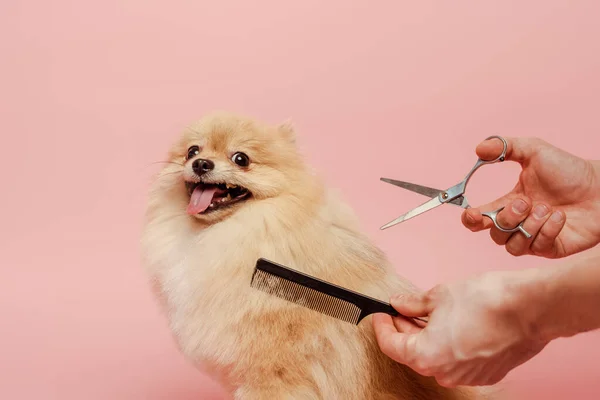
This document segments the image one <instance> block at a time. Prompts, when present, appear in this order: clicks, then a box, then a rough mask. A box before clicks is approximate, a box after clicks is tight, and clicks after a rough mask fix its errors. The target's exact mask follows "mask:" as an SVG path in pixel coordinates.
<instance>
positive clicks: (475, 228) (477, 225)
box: [460, 208, 486, 232]
mask: <svg viewBox="0 0 600 400" xmlns="http://www.w3.org/2000/svg"><path fill="white" fill-rule="evenodd" d="M460 220H461V222H462V223H463V225H464V226H465V227H466V228H467V229H469V230H470V231H471V232H479V231H482V230H484V229H486V228H485V224H484V222H485V221H484V217H483V215H482V214H481V211H480V210H479V209H478V208H467V209H466V210H465V211H463V213H462V215H461V216H460Z"/></svg>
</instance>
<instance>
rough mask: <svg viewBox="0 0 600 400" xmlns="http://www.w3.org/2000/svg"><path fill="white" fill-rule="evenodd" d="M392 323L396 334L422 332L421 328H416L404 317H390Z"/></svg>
mask: <svg viewBox="0 0 600 400" xmlns="http://www.w3.org/2000/svg"><path fill="white" fill-rule="evenodd" d="M392 321H393V322H394V326H395V327H396V330H397V331H398V332H402V333H419V332H421V331H422V330H423V328H421V327H419V326H417V325H416V324H415V323H413V322H411V321H410V320H409V319H407V318H404V317H392Z"/></svg>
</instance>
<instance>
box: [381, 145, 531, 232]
mask: <svg viewBox="0 0 600 400" xmlns="http://www.w3.org/2000/svg"><path fill="white" fill-rule="evenodd" d="M490 139H500V140H501V141H502V144H503V145H504V149H503V150H502V153H501V154H500V155H499V156H498V157H497V158H495V159H493V160H489V161H488V160H482V159H481V158H478V159H477V162H476V163H475V165H474V166H473V168H471V170H470V171H469V173H468V174H467V176H466V177H465V179H463V180H462V181H461V182H459V183H457V184H456V185H454V186H452V187H450V188H449V189H446V190H439V189H434V188H430V187H427V186H422V185H417V184H414V183H410V182H403V181H397V180H394V179H389V178H381V180H382V181H383V182H386V183H390V184H392V185H395V186H398V187H401V188H403V189H407V190H410V191H412V192H415V193H419V194H422V195H424V196H428V197H431V200H429V201H427V202H425V203H423V204H421V205H420V206H418V207H415V208H413V209H412V210H410V211H409V212H407V213H405V214H403V215H401V216H399V217H398V218H396V219H395V220H393V221H390V222H388V223H387V224H385V225H383V226H382V227H381V228H380V229H382V230H383V229H387V228H389V227H391V226H394V225H396V224H399V223H401V222H404V221H407V220H409V219H411V218H414V217H416V216H417V215H421V214H423V213H424V212H426V211H429V210H433V209H434V208H436V207H438V206H441V205H442V204H453V205H455V206H458V207H462V208H464V209H467V208H470V207H471V206H470V205H469V202H468V201H467V198H466V197H465V191H466V188H467V183H468V182H469V179H471V176H473V174H474V173H475V171H477V170H478V169H479V168H480V167H482V166H483V165H487V164H494V163H497V162H503V161H504V160H505V158H506V149H507V148H508V144H507V143H506V140H504V138H502V137H500V136H490V137H488V138H486V139H485V140H490ZM503 209H504V207H500V208H499V209H497V210H494V211H487V212H482V213H481V214H482V215H483V216H485V217H487V218H489V219H491V220H492V222H493V223H494V225H495V226H496V228H498V230H500V231H502V232H506V233H514V232H518V231H520V232H521V233H523V235H525V237H527V238H528V239H529V238H531V234H530V233H529V232H527V231H526V230H525V229H524V228H523V222H524V221H521V223H520V224H519V225H517V226H516V227H514V228H511V229H507V228H504V227H502V226H500V224H499V223H498V220H497V218H496V217H497V215H498V213H499V212H500V211H502V210H503Z"/></svg>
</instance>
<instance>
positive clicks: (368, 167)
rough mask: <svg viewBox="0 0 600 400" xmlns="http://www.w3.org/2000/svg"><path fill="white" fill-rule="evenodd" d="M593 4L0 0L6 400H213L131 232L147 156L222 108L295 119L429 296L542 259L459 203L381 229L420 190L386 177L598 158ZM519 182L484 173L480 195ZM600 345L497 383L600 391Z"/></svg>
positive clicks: (371, 227) (510, 175) (2, 387)
mask: <svg viewBox="0 0 600 400" xmlns="http://www.w3.org/2000/svg"><path fill="white" fill-rule="evenodd" d="M598 4H600V3H598V2H597V1H593V0H591V1H578V2H571V1H562V2H561V1H537V2H533V1H529V2H523V1H502V2H500V1H497V2H415V1H411V2H408V1H397V0H394V1H392V0H379V1H367V0H363V1H352V2H349V1H347V0H346V1H342V0H335V1H334V0H328V1H322V0H302V1H295V2H291V1H278V0H253V1H241V0H239V1H227V0H219V1H210V2H208V1H170V2H166V1H162V2H159V1H150V0H146V1H141V0H129V1H121V2H118V1H114V0H107V1H96V2H77V1H67V0H56V1H37V2H33V1H25V0H20V1H17V0H4V1H2V2H1V3H0V60H1V63H0V72H1V74H0V93H1V94H0V102H1V103H0V113H1V114H0V128H1V134H2V146H0V152H1V157H0V160H2V161H1V162H2V168H0V179H1V182H2V196H1V197H0V212H1V213H2V219H1V221H2V225H1V230H0V239H1V240H0V268H1V270H0V271H1V272H0V274H1V276H0V315H1V316H2V322H1V323H0V359H1V363H0V398H2V399H61V400H70V399H86V400H95V399H103V400H104V399H111V400H120V399H144V400H154V399H183V400H188V399H221V398H222V394H221V392H220V389H219V387H218V386H217V385H216V384H214V383H213V382H211V381H210V380H209V379H207V378H205V377H203V376H202V375H200V374H199V373H197V372H196V371H195V370H193V369H192V368H191V367H190V366H189V365H188V364H187V363H186V362H185V361H184V360H183V359H182V357H181V356H180V355H179V353H178V352H177V350H176V349H175V347H174V345H173V343H172V341H171V338H170V334H169V332H168V331H167V329H166V325H165V321H164V320H163V319H162V317H161V316H160V315H159V314H158V311H157V308H156V307H155V304H154V302H153V300H152V298H151V297H150V293H149V290H148V288H147V287H146V283H145V280H144V276H143V274H142V272H141V269H140V267H139V261H138V242H137V241H138V234H139V226H140V218H141V212H142V210H143V205H144V199H145V187H146V184H147V180H148V177H149V176H150V174H151V173H152V172H153V171H154V170H155V169H156V165H153V164H152V163H153V162H155V161H159V160H161V159H163V157H164V154H165V151H166V149H167V146H168V145H169V144H170V143H171V141H172V140H173V139H174V138H175V137H176V136H177V135H178V134H179V131H180V129H181V128H182V127H183V126H184V125H186V124H187V123H189V122H191V121H192V120H194V119H196V118H198V117H199V116H200V115H202V113H204V112H206V111H210V110H213V109H227V110H233V111H241V112H245V113H251V114H253V115H255V116H257V117H260V118H263V119H266V120H269V121H273V122H279V121H282V120H284V119H286V118H288V117H290V118H292V120H293V121H295V124H296V127H297V130H298V132H299V136H300V142H301V144H302V145H303V147H304V149H305V152H306V154H307V156H308V157H309V158H310V159H311V161H312V162H313V164H314V165H315V166H316V167H318V168H319V169H320V170H321V171H322V172H323V173H324V174H325V175H326V177H327V179H328V180H329V181H330V182H331V183H332V184H333V185H335V186H337V187H339V188H340V189H341V190H342V191H343V193H344V194H345V196H346V198H347V200H348V201H349V202H350V203H351V205H352V206H353V207H354V208H355V210H356V212H357V213H358V214H359V216H360V218H361V220H362V221H363V225H364V228H365V230H366V231H367V232H368V233H369V234H370V235H372V237H373V238H374V239H375V240H376V241H377V243H378V244H379V245H380V246H382V248H383V249H385V250H386V251H387V252H388V254H389V255H390V257H391V258H392V259H393V261H394V263H395V265H397V266H398V270H399V271H401V272H402V273H403V274H404V275H406V276H407V277H409V278H410V279H412V280H414V281H415V282H416V283H418V284H419V285H420V286H422V287H424V288H426V287H429V286H431V285H433V284H435V283H437V282H441V281H445V280H449V279H454V278H460V277H465V276H467V275H469V274H472V273H475V272H479V271H484V270H491V269H501V268H506V269H508V268H524V267H527V266H532V265H537V264H541V265H549V264H550V263H551V262H549V261H546V260H541V259H533V258H519V259H517V258H514V257H511V256H509V255H508V254H507V253H506V252H505V251H504V250H503V249H502V248H499V247H496V246H495V245H493V244H492V242H491V240H489V238H488V236H487V234H472V233H470V232H468V231H467V230H466V229H464V228H463V227H462V226H461V224H460V219H459V215H460V210H459V209H458V208H455V207H448V208H440V209H438V210H436V211H435V212H431V213H428V214H426V215H424V216H422V217H420V218H418V219H415V220H413V221H411V222H408V223H405V224H403V225H400V226H398V227H395V228H393V229H392V230H387V231H383V232H381V231H379V230H378V227H379V226H380V225H382V224H383V223H385V222H387V221H389V220H390V219H392V218H394V217H396V216H397V215H399V214H400V213H401V212H403V211H405V210H407V209H409V208H411V207H413V206H415V205H417V204H420V202H422V201H423V200H424V198H421V197H419V196H416V195H412V194H410V193H408V192H405V191H402V190H400V189H396V188H393V187H391V186H389V185H386V184H383V183H381V182H379V177H380V176H391V177H395V178H398V179H405V180H409V181H414V182H419V183H423V184H427V185H431V186H447V185H451V184H454V183H456V182H457V181H458V180H459V179H461V178H462V177H463V175H464V174H465V173H466V172H467V171H468V169H469V168H470V167H471V166H472V164H473V163H474V161H475V155H474V148H475V145H476V144H477V143H478V142H479V141H480V140H482V139H483V138H484V137H486V136H488V135H492V134H501V135H514V136H518V135H521V136H530V135H531V136H540V137H543V138H545V139H547V140H549V141H551V142H553V143H554V144H556V145H558V146H562V147H563V148H565V149H567V150H569V151H573V152H576V153H577V154H579V155H581V156H585V157H589V158H594V157H595V158H598V157H600V155H599V153H598V148H599V147H598V146H599V145H600V139H599V133H598V132H599V128H600V119H599V118H598V105H599V104H600V94H599V93H600V77H599V71H600V40H599V39H598V38H599V37H600V25H599V24H598V23H597V21H598V15H600V6H599V5H598ZM518 171H519V169H518V166H516V165H514V164H505V165H503V166H493V167H487V168H485V169H482V170H481V171H480V172H479V173H478V174H477V175H476V176H475V177H474V178H473V180H472V181H471V186H470V187H469V193H470V200H471V202H472V203H473V204H479V203H481V202H482V201H487V200H492V199H493V198H494V196H497V195H500V194H501V193H503V192H504V191H505V190H507V189H509V188H511V187H512V186H513V183H514V179H515V178H516V176H517V174H518ZM442 226H447V228H445V230H443V229H442ZM599 344H600V335H598V334H597V333H592V334H587V335H581V336H579V337H575V338H572V339H568V340H561V341H557V342H556V343H553V344H551V345H550V346H549V347H548V348H547V349H546V350H545V351H544V352H543V353H542V354H540V355H539V356H538V357H537V358H535V359H534V360H532V361H531V362H529V363H528V364H526V365H523V366H522V367H520V368H518V369H517V370H515V371H514V372H513V373H511V374H510V375H509V376H508V378H507V380H506V383H507V384H508V385H509V387H510V388H511V389H512V390H514V391H515V393H518V394H519V395H520V396H521V398H531V399H533V398H551V399H570V398H575V397H577V396H579V398H585V399H592V398H598V397H600V381H598V370H599V369H600V361H599V360H600V346H599ZM515 396H517V395H515Z"/></svg>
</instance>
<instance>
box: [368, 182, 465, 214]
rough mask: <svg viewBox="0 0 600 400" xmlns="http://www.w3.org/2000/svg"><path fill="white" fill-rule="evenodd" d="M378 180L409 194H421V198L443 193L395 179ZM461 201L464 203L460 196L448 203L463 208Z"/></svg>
mask: <svg viewBox="0 0 600 400" xmlns="http://www.w3.org/2000/svg"><path fill="white" fill-rule="evenodd" d="M380 179H381V180H382V181H383V182H386V183H390V184H392V185H394V186H398V187H401V188H403V189H406V190H410V191H411V192H415V193H418V194H422V195H423V196H427V197H436V196H438V195H439V194H440V193H441V192H443V190H439V189H435V188H430V187H427V186H423V185H417V184H415V183H410V182H404V181H397V180H395V179H390V178H380ZM463 201H464V197H463V196H460V197H457V198H456V199H453V200H451V201H449V202H448V203H452V204H454V205H455V206H459V207H463Z"/></svg>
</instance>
